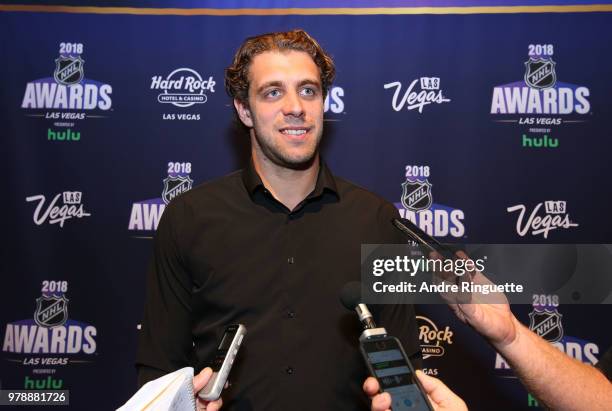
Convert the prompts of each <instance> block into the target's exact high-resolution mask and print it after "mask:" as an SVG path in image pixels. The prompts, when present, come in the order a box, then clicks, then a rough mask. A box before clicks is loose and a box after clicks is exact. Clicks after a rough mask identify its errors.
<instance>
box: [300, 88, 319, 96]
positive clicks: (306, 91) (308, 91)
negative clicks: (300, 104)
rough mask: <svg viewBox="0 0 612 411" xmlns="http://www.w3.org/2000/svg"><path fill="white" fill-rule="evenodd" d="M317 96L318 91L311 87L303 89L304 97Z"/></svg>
mask: <svg viewBox="0 0 612 411" xmlns="http://www.w3.org/2000/svg"><path fill="white" fill-rule="evenodd" d="M315 94H317V92H316V90H315V89H313V88H311V87H306V88H303V89H302V95H304V96H314V95H315Z"/></svg>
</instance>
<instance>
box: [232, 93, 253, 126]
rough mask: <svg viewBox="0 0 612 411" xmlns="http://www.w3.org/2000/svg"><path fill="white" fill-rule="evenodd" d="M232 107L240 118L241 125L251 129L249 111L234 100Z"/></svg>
mask: <svg viewBox="0 0 612 411" xmlns="http://www.w3.org/2000/svg"><path fill="white" fill-rule="evenodd" d="M234 107H235V108H236V112H237V113H238V117H240V121H242V124H244V125H245V126H247V127H248V128H253V119H252V118H251V110H250V109H249V108H248V107H247V106H246V105H245V104H244V103H243V102H241V101H239V100H237V99H234Z"/></svg>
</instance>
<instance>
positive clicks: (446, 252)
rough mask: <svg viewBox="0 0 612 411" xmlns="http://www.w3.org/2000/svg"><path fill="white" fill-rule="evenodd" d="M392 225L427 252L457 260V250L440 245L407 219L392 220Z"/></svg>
mask: <svg viewBox="0 0 612 411" xmlns="http://www.w3.org/2000/svg"><path fill="white" fill-rule="evenodd" d="M391 223H392V224H393V225H394V226H395V228H397V229H398V230H400V231H401V232H402V233H404V235H406V236H407V237H409V238H410V239H411V240H412V241H414V242H415V243H417V244H418V245H420V246H422V247H424V248H425V250H426V251H427V252H433V251H435V252H437V253H438V254H440V255H441V256H442V257H444V258H451V259H454V258H456V256H455V250H452V249H451V248H450V247H448V246H447V245H444V244H442V243H440V242H439V241H438V240H436V239H435V238H433V237H432V236H430V235H429V234H427V233H426V232H425V231H423V230H421V229H420V228H419V227H417V226H416V225H414V224H413V223H412V222H411V221H410V220H407V219H405V218H394V219H392V220H391Z"/></svg>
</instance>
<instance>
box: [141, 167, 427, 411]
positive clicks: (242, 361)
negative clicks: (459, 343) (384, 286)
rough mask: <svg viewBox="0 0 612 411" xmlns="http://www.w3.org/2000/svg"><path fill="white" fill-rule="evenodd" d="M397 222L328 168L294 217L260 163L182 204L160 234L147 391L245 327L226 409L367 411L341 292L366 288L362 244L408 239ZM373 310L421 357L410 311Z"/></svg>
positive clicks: (146, 354)
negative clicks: (354, 285) (233, 327)
mask: <svg viewBox="0 0 612 411" xmlns="http://www.w3.org/2000/svg"><path fill="white" fill-rule="evenodd" d="M397 214H398V213H397V210H396V209H395V208H394V207H393V205H391V204H390V203H388V202H387V201H385V200H383V199H381V198H380V197H378V196H376V195H374V194H372V193H370V192H368V191H366V190H364V189H362V188H359V187H357V186H355V185H353V184H351V183H349V182H348V181H346V180H344V179H341V178H338V177H334V176H332V174H331V172H330V171H329V169H328V168H327V167H326V166H325V165H324V164H323V163H321V168H320V172H319V175H318V178H317V182H316V186H315V189H314V190H313V192H312V193H311V194H310V195H309V196H308V197H307V198H306V199H305V200H304V201H302V202H301V203H300V204H299V205H298V206H297V207H296V208H295V209H294V210H289V209H287V208H286V207H285V206H284V205H283V204H281V203H280V202H278V201H277V200H276V199H275V198H274V197H273V196H272V194H271V193H270V192H269V191H268V190H267V189H266V188H265V187H264V186H263V184H262V182H261V179H260V178H259V176H258V175H257V173H256V171H255V169H254V168H253V166H252V164H251V165H250V166H249V167H248V168H247V169H245V170H244V171H239V172H235V173H233V174H230V175H228V176H226V177H223V178H221V179H218V180H216V181H213V182H209V183H206V184H203V185H200V186H198V187H196V188H194V189H192V190H191V191H188V192H186V193H185V194H183V195H181V196H180V197H178V198H176V199H175V200H174V201H173V202H172V203H170V204H169V205H168V207H167V208H166V210H165V212H164V214H163V216H162V219H161V221H160V224H159V228H158V230H157V234H156V238H155V246H154V258H153V263H152V265H151V269H150V271H149V275H148V280H147V299H146V307H145V315H144V321H143V325H142V329H141V331H140V336H139V338H140V341H139V350H138V358H137V365H138V368H139V383H140V384H143V383H145V382H146V381H148V380H150V379H153V378H157V377H159V376H161V375H162V374H164V373H167V372H171V371H174V370H176V369H178V368H181V367H185V366H189V365H190V366H193V367H195V368H196V371H199V370H200V369H201V368H203V367H204V366H206V365H207V361H208V360H209V358H210V357H211V355H212V354H214V352H215V349H216V346H217V344H218V342H219V339H220V337H221V335H222V333H223V329H224V327H225V326H226V325H228V324H232V323H242V324H244V325H245V326H246V328H247V335H246V337H245V339H244V342H243V344H242V348H241V349H240V352H239V353H238V357H237V360H236V362H235V364H234V366H233V369H232V372H231V374H230V381H231V385H230V387H229V388H228V389H226V390H224V392H223V394H222V397H223V402H224V408H225V409H236V410H252V409H262V410H302V409H303V410H306V409H308V410H320V409H346V410H356V409H364V408H366V407H368V402H367V398H366V397H365V395H364V394H363V392H362V390H361V385H362V383H363V381H364V379H365V377H366V376H367V370H366V367H365V365H364V361H363V359H362V358H361V355H360V353H359V350H358V337H359V335H360V333H361V330H360V324H359V320H358V318H357V316H356V314H355V313H351V312H349V311H347V310H346V309H345V308H344V307H343V306H342V305H341V303H340V302H339V293H340V290H341V289H342V287H343V285H344V284H345V283H347V282H349V281H355V280H359V277H360V245H361V244H362V243H372V244H378V243H401V242H403V241H404V239H403V238H402V237H401V234H400V233H399V232H397V231H396V230H395V228H394V227H393V226H392V224H391V223H390V220H391V218H392V217H396V216H397ZM370 309H371V310H372V311H373V313H374V315H375V317H377V318H376V320H377V321H378V323H379V324H380V325H382V326H384V327H386V328H387V331H388V332H389V333H390V334H391V335H394V336H396V337H398V338H399V339H400V340H401V341H402V343H403V345H404V348H405V350H406V352H407V353H408V355H414V357H415V358H420V349H419V344H418V339H417V333H416V325H415V317H414V311H413V308H412V306H408V305H404V306H378V307H370ZM417 365H420V362H419V361H418V359H417Z"/></svg>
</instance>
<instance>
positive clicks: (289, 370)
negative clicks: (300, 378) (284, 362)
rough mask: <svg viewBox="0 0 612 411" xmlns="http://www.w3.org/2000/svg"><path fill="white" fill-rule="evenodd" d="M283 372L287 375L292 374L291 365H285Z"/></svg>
mask: <svg viewBox="0 0 612 411" xmlns="http://www.w3.org/2000/svg"><path fill="white" fill-rule="evenodd" d="M285 372H286V373H287V374H289V375H291V374H293V367H287V368H285Z"/></svg>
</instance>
